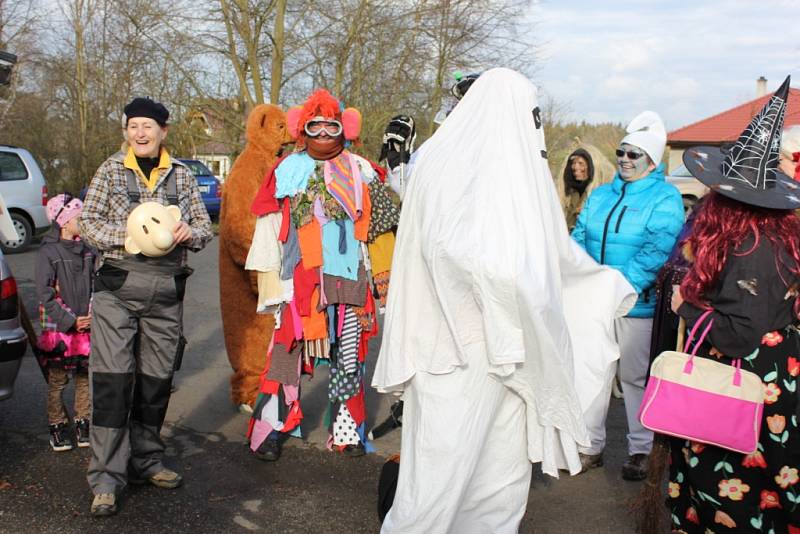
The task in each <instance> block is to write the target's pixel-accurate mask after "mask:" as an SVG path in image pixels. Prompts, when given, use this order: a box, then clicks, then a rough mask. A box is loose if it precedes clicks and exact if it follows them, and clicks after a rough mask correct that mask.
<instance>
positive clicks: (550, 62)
mask: <svg viewBox="0 0 800 534" xmlns="http://www.w3.org/2000/svg"><path fill="white" fill-rule="evenodd" d="M792 6H795V7H796V3H795V0H764V1H762V2H759V3H755V2H751V1H749V0H726V1H723V0H706V1H704V2H695V3H692V4H690V3H678V2H673V1H670V0H640V1H637V2H632V3H628V4H627V5H625V6H619V5H615V6H614V7H609V4H608V3H605V2H603V3H600V2H594V1H592V0H570V1H569V2H566V1H561V0H559V1H558V2H556V0H551V1H549V2H537V3H536V4H535V5H534V7H533V10H532V15H531V16H532V17H533V18H534V19H535V20H537V21H538V22H539V26H538V29H539V30H540V31H541V32H542V33H541V42H542V49H543V52H544V54H543V55H544V59H543V60H544V64H543V65H542V68H541V69H540V71H539V72H538V75H537V80H536V81H537V83H538V84H539V85H540V86H541V87H542V88H543V89H544V90H545V91H547V92H548V93H549V94H551V95H552V96H553V97H554V98H555V99H556V100H566V101H567V102H568V103H569V106H570V107H571V108H572V114H571V115H570V117H571V118H573V119H575V120H589V121H596V120H603V121H604V120H607V119H608V118H610V119H611V120H614V121H617V122H626V121H627V120H629V119H630V117H631V116H633V115H635V112H636V111H637V110H638V109H653V110H656V111H658V112H659V113H660V114H662V116H663V118H664V121H665V123H666V124H667V127H668V128H670V129H674V128H677V127H680V126H683V125H685V124H688V123H690V122H694V121H697V120H700V119H702V118H705V117H707V116H709V115H712V114H714V113H718V112H720V111H723V110H725V109H727V108H729V107H732V106H734V105H736V104H739V103H741V102H743V101H746V100H747V99H749V98H753V97H755V80H756V78H758V77H759V76H762V75H763V76H766V77H767V78H768V79H769V80H770V84H769V88H770V89H771V90H772V89H775V88H776V87H777V85H778V84H779V83H780V82H781V81H782V80H783V78H784V77H785V76H786V74H788V73H790V72H792V71H794V73H795V74H798V75H800V73H798V72H797V71H798V70H800V59H798V57H800V53H799V52H800V35H798V36H797V37H795V38H794V41H792V39H791V37H790V36H789V33H787V32H786V31H785V29H786V28H787V19H786V15H787V14H788V13H791V12H792ZM637 108H638V109H637Z"/></svg>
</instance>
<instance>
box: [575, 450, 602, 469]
mask: <svg viewBox="0 0 800 534" xmlns="http://www.w3.org/2000/svg"><path fill="white" fill-rule="evenodd" d="M578 456H579V457H580V459H581V473H585V472H586V471H588V470H589V469H594V468H595V467H603V453H602V452H601V453H600V454H583V453H582V452H579V453H578Z"/></svg>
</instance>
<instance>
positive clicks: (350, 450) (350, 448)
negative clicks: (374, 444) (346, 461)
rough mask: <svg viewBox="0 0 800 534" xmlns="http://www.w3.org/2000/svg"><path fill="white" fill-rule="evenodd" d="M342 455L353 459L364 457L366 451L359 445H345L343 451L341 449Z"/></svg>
mask: <svg viewBox="0 0 800 534" xmlns="http://www.w3.org/2000/svg"><path fill="white" fill-rule="evenodd" d="M342 454H344V455H345V456H351V457H353V458H355V457H356V456H364V455H365V454H367V451H366V450H365V449H364V445H363V444H362V443H359V444H358V445H345V446H344V449H342Z"/></svg>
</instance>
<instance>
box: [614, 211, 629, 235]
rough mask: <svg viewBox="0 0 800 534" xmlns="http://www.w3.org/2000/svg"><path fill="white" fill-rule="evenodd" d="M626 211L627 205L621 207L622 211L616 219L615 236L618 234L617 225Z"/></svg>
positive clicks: (620, 222)
mask: <svg viewBox="0 0 800 534" xmlns="http://www.w3.org/2000/svg"><path fill="white" fill-rule="evenodd" d="M627 209H628V206H627V205H625V206H622V211H621V212H619V217H618V218H617V226H616V228H614V233H615V234H618V233H619V225H620V224H622V218H623V217H624V216H625V210H627Z"/></svg>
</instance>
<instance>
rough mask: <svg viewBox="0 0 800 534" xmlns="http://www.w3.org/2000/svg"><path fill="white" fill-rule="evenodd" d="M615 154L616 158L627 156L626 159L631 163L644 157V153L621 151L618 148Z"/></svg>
mask: <svg viewBox="0 0 800 534" xmlns="http://www.w3.org/2000/svg"><path fill="white" fill-rule="evenodd" d="M616 154H617V157H618V158H622V157H625V156H628V159H629V160H632V161H633V160H637V159H639V158H641V157H642V156H644V152H634V151H633V150H622V149H621V148H618V149H617V150H616Z"/></svg>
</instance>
